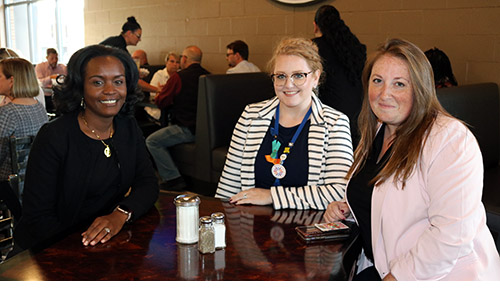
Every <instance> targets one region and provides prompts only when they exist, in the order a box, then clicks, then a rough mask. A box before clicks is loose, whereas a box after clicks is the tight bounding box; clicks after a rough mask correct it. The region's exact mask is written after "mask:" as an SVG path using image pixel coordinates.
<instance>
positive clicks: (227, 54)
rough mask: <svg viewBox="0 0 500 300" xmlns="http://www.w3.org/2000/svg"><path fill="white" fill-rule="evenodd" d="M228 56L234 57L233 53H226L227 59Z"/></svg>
mask: <svg viewBox="0 0 500 300" xmlns="http://www.w3.org/2000/svg"><path fill="white" fill-rule="evenodd" d="M229 55H234V53H226V57H229Z"/></svg>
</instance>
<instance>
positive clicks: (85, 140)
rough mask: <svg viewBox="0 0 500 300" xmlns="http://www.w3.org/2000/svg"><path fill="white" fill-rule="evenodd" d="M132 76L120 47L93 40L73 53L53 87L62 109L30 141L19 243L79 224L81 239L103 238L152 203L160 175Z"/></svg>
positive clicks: (47, 238) (36, 241)
mask: <svg viewBox="0 0 500 300" xmlns="http://www.w3.org/2000/svg"><path fill="white" fill-rule="evenodd" d="M138 78H139V74H138V71H137V67H136V65H135V63H134V61H133V60H132V58H131V57H130V55H128V53H125V52H124V51H122V50H119V49H116V48H111V47H105V46H100V45H94V46H88V47H85V48H83V49H80V50H78V51H77V52H76V53H75V54H73V56H72V57H71V59H70V61H69V63H68V74H67V76H66V78H65V79H64V83H63V85H62V86H60V87H58V88H56V90H55V95H54V101H55V104H56V109H57V111H58V112H59V113H61V114H62V116H61V117H59V118H57V119H55V120H54V121H52V122H50V123H48V124H46V125H45V126H44V127H42V128H41V129H40V132H39V133H38V135H37V137H36V139H35V141H34V143H33V146H32V149H31V153H30V158H29V162H28V167H27V171H26V182H25V189H24V200H23V211H22V213H23V215H22V218H21V220H20V222H19V224H18V225H17V227H16V228H15V232H14V239H15V243H16V245H17V246H19V247H21V248H25V249H26V248H31V247H34V246H35V247H44V246H47V245H48V243H50V242H52V241H54V240H55V239H57V238H60V237H63V236H64V235H67V234H68V233H71V232H74V231H76V230H84V229H85V228H87V229H86V230H85V231H84V232H83V233H82V243H83V245H85V246H87V245H92V246H93V245H96V244H97V243H105V242H107V241H109V240H110V239H111V238H112V237H113V236H115V235H116V234H118V233H119V232H120V230H121V229H122V227H123V225H124V224H125V223H126V222H129V221H134V220H136V219H137V218H139V217H140V216H141V215H143V214H144V213H146V212H147V211H148V210H149V209H150V208H151V207H152V206H153V204H154V202H155V201H156V199H157V196H158V182H157V179H156V177H155V174H154V170H153V167H152V163H151V160H150V158H149V156H148V152H147V150H146V145H145V143H144V138H143V135H142V132H141V130H140V129H139V127H138V125H137V122H136V121H135V119H134V118H133V116H132V115H131V114H132V112H133V107H134V104H135V103H136V102H137V101H138V100H139V99H138V96H139V94H138V90H137V80H138ZM139 93H140V92H139ZM89 224H90V226H89ZM83 226H85V227H83Z"/></svg>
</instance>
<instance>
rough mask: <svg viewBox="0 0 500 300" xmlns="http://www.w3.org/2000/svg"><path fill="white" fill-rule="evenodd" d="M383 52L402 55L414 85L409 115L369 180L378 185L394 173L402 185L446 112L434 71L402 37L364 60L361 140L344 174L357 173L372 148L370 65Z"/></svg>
mask: <svg viewBox="0 0 500 300" xmlns="http://www.w3.org/2000/svg"><path fill="white" fill-rule="evenodd" d="M386 55H389V56H393V57H397V58H399V59H401V60H402V61H404V62H405V64H406V66H407V67H408V71H409V73H410V81H411V83H412V88H413V91H412V95H413V105H412V109H411V111H410V114H409V116H408V118H407V119H406V120H405V121H404V122H403V123H401V125H400V126H399V127H398V129H397V130H396V136H395V138H394V141H393V144H392V150H391V152H390V158H389V160H388V162H387V164H386V165H385V167H384V168H383V169H382V170H381V171H380V172H379V174H378V175H377V176H375V178H373V179H372V181H371V183H374V184H375V185H379V184H381V183H383V182H385V181H386V180H387V179H388V178H389V177H391V176H393V175H394V182H395V183H396V182H400V183H401V184H402V187H403V188H404V186H405V184H406V180H408V178H409V177H410V176H411V174H412V173H413V171H414V168H415V166H416V164H417V161H418V159H419V158H420V155H421V153H422V149H423V147H424V145H425V143H426V140H427V137H428V135H429V131H430V128H431V127H432V125H433V124H434V121H435V120H436V117H437V116H438V115H439V114H444V115H447V116H449V114H448V113H447V112H446V111H445V110H444V108H443V107H442V106H441V104H440V103H439V101H438V99H437V96H436V89H435V87H434V74H433V72H432V67H431V64H430V63H429V61H428V60H427V58H426V56H425V54H424V53H423V52H422V50H420V49H419V48H418V47H417V46H415V45H414V44H412V43H410V42H408V41H405V40H402V39H391V40H388V41H386V42H385V43H384V44H383V45H382V46H380V47H379V48H378V49H377V51H376V52H375V53H373V54H372V55H371V56H370V57H369V59H368V60H367V61H366V64H365V68H364V70H363V76H362V81H363V87H364V99H363V104H362V108H361V112H360V114H359V118H358V124H359V130H360V132H361V140H360V142H359V145H358V147H357V148H356V151H355V152H354V163H353V164H352V166H351V168H350V169H349V172H348V173H347V177H350V176H352V175H354V174H356V172H358V171H359V170H360V169H361V168H362V167H363V165H364V163H365V161H366V159H367V158H368V156H369V154H370V151H371V149H372V144H373V141H374V139H375V136H376V133H377V128H378V124H379V122H378V118H377V116H376V115H375V114H374V113H373V111H372V110H371V107H370V101H369V99H368V86H369V80H370V76H371V72H372V68H373V65H374V64H375V63H376V62H377V61H378V60H379V59H380V58H381V57H383V56H386Z"/></svg>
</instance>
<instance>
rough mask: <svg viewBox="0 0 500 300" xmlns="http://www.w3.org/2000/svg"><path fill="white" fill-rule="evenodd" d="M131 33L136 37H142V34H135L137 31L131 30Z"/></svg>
mask: <svg viewBox="0 0 500 300" xmlns="http://www.w3.org/2000/svg"><path fill="white" fill-rule="evenodd" d="M132 34H133V35H135V36H136V37H137V38H138V39H141V37H142V34H137V33H135V32H133V31H132Z"/></svg>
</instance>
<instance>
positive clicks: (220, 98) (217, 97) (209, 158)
mask: <svg viewBox="0 0 500 300" xmlns="http://www.w3.org/2000/svg"><path fill="white" fill-rule="evenodd" d="M273 96H274V88H273V84H272V81H271V78H270V77H269V75H268V74H267V73H263V72H259V73H242V74H214V75H204V76H201V77H200V81H199V90H198V111H197V117H196V140H195V143H190V144H181V145H177V146H175V147H172V148H171V149H170V150H171V153H172V157H173V159H174V161H175V163H176V165H177V167H178V168H179V171H180V172H181V174H182V175H184V176H187V177H190V178H192V179H195V180H198V181H201V182H205V183H208V184H210V185H211V186H212V187H215V185H216V184H217V183H218V181H219V177H220V175H221V172H222V169H223V167H224V163H225V160H226V153H227V149H228V148H229V143H230V141H231V136H232V134H233V129H234V126H235V125H236V122H237V121H238V119H239V117H240V115H241V113H242V112H243V110H244V108H245V106H246V105H247V104H250V103H254V102H259V101H262V100H266V99H269V98H271V97H273ZM213 192H214V191H213Z"/></svg>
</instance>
